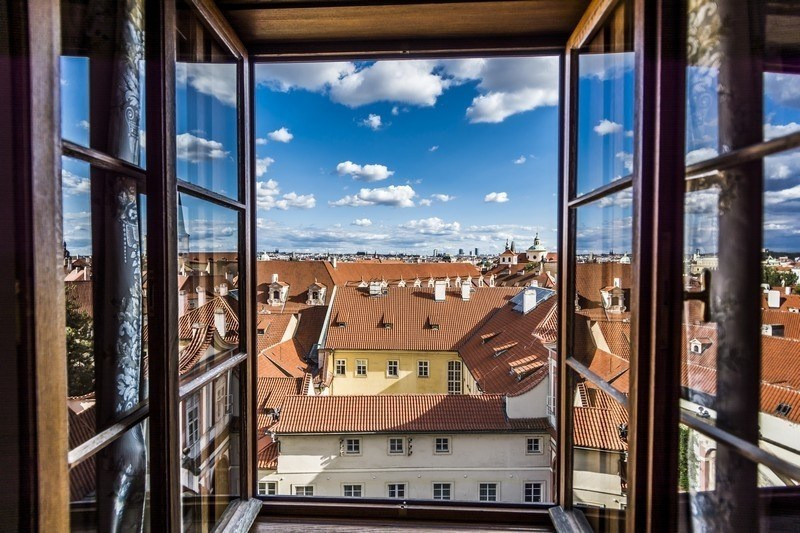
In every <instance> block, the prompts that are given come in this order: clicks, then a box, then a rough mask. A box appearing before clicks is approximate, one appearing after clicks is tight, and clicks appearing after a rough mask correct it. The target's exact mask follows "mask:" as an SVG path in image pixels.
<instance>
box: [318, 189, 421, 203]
mask: <svg viewBox="0 0 800 533" xmlns="http://www.w3.org/2000/svg"><path fill="white" fill-rule="evenodd" d="M416 195H417V193H416V192H415V191H414V189H412V188H411V186H409V185H389V186H388V187H379V188H377V189H361V190H360V191H359V192H358V194H354V195H348V196H345V197H344V198H341V199H339V200H336V201H335V202H328V205H331V206H334V207H342V206H348V207H364V206H373V205H384V206H392V207H414V201H413V198H414V197H415V196H416Z"/></svg>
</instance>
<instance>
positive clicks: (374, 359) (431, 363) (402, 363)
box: [327, 350, 478, 395]
mask: <svg viewBox="0 0 800 533" xmlns="http://www.w3.org/2000/svg"><path fill="white" fill-rule="evenodd" d="M327 357H328V368H330V369H331V372H332V373H333V380H332V382H331V386H330V389H329V391H328V392H329V394H334V395H352V394H369V395H373V394H448V393H451V394H475V393H477V392H478V391H477V388H476V385H475V380H474V379H473V378H472V375H471V374H470V372H469V370H468V369H467V365H465V364H464V362H463V361H462V360H461V357H460V356H459V355H458V352H428V351H403V350H332V351H330V352H328V354H327Z"/></svg>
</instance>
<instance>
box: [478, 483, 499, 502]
mask: <svg viewBox="0 0 800 533" xmlns="http://www.w3.org/2000/svg"><path fill="white" fill-rule="evenodd" d="M478 496H479V499H480V501H482V502H496V501H497V483H480V484H479V485H478Z"/></svg>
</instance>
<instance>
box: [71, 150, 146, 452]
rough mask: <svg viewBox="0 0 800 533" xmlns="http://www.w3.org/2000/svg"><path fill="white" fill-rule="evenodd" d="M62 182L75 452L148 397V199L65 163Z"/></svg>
mask: <svg viewBox="0 0 800 533" xmlns="http://www.w3.org/2000/svg"><path fill="white" fill-rule="evenodd" d="M61 176H62V201H63V204H62V206H63V213H62V216H63V234H64V255H63V259H62V261H63V263H62V267H63V273H64V288H65V304H66V337H67V339H66V341H67V395H68V405H69V410H70V424H71V426H70V447H75V446H77V445H78V444H80V443H81V442H83V441H85V440H87V439H88V438H90V437H92V436H94V434H95V432H96V431H100V430H102V429H104V428H105V427H107V426H109V425H110V424H112V423H114V422H116V421H117V420H119V418H121V417H122V416H124V415H125V414H127V413H128V412H130V411H131V410H132V409H134V408H135V407H136V406H137V405H138V404H139V402H141V401H142V400H144V399H145V398H146V397H147V387H146V386H144V382H145V379H146V375H145V373H144V370H143V369H144V367H145V359H146V345H145V343H143V342H142V339H143V337H145V336H146V332H145V330H146V323H145V320H146V309H145V298H144V286H143V275H142V271H143V263H144V261H145V257H144V248H143V245H142V243H143V242H144V239H145V235H144V233H143V231H144V230H143V219H144V196H143V195H141V194H138V186H137V184H136V182H135V181H134V180H131V179H129V178H124V177H121V176H118V175H114V174H113V173H110V172H107V171H104V170H100V169H97V168H92V167H91V166H90V165H89V164H88V163H84V162H82V161H78V160H75V159H71V158H67V157H63V158H62V174H61ZM93 207H94V209H93ZM100 228H102V230H101V229H100ZM97 268H103V270H102V271H97ZM98 306H99V307H98ZM101 355H102V357H101ZM98 376H100V381H99V382H98ZM98 383H99V386H98ZM98 413H99V414H98ZM98 417H99V418H98ZM89 419H91V423H83V422H81V421H82V420H89ZM96 419H97V421H95V420H96ZM73 426H74V427H73Z"/></svg>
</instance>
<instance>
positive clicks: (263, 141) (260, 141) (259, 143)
mask: <svg viewBox="0 0 800 533" xmlns="http://www.w3.org/2000/svg"><path fill="white" fill-rule="evenodd" d="M265 144H267V140H266V139H265V138H264V137H259V138H257V139H256V145H257V146H264V145H265Z"/></svg>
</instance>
